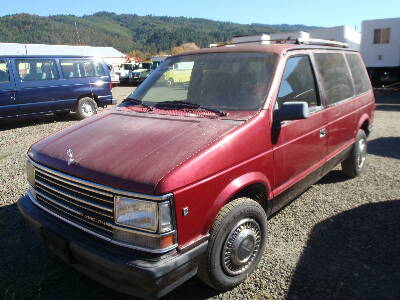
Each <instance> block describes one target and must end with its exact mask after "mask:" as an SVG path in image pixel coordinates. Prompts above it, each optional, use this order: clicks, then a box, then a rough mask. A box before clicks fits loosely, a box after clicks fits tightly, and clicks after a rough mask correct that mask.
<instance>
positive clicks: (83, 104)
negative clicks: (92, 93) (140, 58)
mask: <svg viewBox="0 0 400 300" xmlns="http://www.w3.org/2000/svg"><path fill="white" fill-rule="evenodd" d="M95 114H97V103H96V101H94V100H93V99H92V98H89V97H84V98H82V99H79V101H78V104H77V106H76V117H77V118H78V119H79V120H82V119H86V118H89V117H91V116H93V115H95Z"/></svg>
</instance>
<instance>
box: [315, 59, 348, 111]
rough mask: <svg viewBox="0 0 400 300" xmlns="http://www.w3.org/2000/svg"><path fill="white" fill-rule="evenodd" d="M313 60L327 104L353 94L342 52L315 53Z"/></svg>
mask: <svg viewBox="0 0 400 300" xmlns="http://www.w3.org/2000/svg"><path fill="white" fill-rule="evenodd" d="M315 61H316V65H317V70H318V73H319V74H320V77H321V80H322V85H323V87H324V90H325V94H326V98H327V99H326V100H327V104H328V105H330V104H334V103H336V102H339V101H342V100H345V99H347V98H350V97H352V96H353V95H354V91H353V84H352V81H351V76H350V73H349V70H348V68H347V65H346V61H345V59H344V56H343V54H341V53H316V54H315Z"/></svg>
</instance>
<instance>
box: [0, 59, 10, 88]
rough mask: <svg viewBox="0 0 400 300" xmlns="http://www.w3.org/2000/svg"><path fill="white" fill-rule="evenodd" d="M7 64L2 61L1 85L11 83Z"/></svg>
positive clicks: (0, 69)
mask: <svg viewBox="0 0 400 300" xmlns="http://www.w3.org/2000/svg"><path fill="white" fill-rule="evenodd" d="M9 81H10V76H9V75H8V68H7V63H6V61H5V60H0V83H4V82H9Z"/></svg>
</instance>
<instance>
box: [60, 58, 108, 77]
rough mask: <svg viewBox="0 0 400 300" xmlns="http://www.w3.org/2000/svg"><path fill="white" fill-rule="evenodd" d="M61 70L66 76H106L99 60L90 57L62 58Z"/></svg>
mask: <svg viewBox="0 0 400 300" xmlns="http://www.w3.org/2000/svg"><path fill="white" fill-rule="evenodd" d="M60 65H61V70H62V73H63V76H64V78H82V77H96V76H104V75H105V73H104V69H103V67H102V65H101V64H100V63H98V62H94V61H93V60H90V59H62V60H60Z"/></svg>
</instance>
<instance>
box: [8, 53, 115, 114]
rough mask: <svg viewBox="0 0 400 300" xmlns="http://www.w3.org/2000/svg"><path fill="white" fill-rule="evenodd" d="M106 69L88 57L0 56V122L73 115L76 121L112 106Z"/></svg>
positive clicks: (100, 63) (100, 62)
mask: <svg viewBox="0 0 400 300" xmlns="http://www.w3.org/2000/svg"><path fill="white" fill-rule="evenodd" d="M111 88H112V84H111V80H110V74H109V72H108V68H107V65H105V64H104V63H103V62H102V61H97V60H94V59H92V58H90V57H74V56H0V119H1V118H7V117H17V116H24V115H33V114H42V113H55V114H60V115H66V114H68V113H69V112H70V111H74V112H75V113H76V116H77V117H78V118H79V119H84V118H87V117H90V116H92V115H94V114H96V112H97V108H98V107H99V106H100V107H104V106H106V105H108V104H115V103H116V102H115V100H114V99H113V97H112V94H111Z"/></svg>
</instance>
